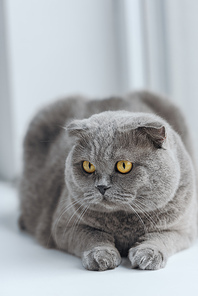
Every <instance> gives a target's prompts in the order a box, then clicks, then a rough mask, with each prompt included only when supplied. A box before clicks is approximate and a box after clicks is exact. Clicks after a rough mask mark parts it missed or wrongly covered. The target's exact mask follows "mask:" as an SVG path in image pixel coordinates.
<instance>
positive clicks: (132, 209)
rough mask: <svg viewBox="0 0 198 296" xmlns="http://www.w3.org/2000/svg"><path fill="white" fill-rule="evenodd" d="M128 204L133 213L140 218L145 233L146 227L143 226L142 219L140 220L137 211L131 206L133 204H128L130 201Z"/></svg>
mask: <svg viewBox="0 0 198 296" xmlns="http://www.w3.org/2000/svg"><path fill="white" fill-rule="evenodd" d="M127 204H128V205H129V207H130V208H131V209H132V211H133V212H134V213H135V215H136V216H137V217H138V218H139V219H140V221H141V223H142V225H143V228H144V232H145V233H147V230H146V227H145V224H144V221H143V220H142V218H141V217H140V215H139V214H138V212H137V211H136V210H135V209H134V208H133V206H132V205H131V204H130V203H127Z"/></svg>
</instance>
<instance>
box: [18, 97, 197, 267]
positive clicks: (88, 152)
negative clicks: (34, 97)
mask: <svg viewBox="0 0 198 296" xmlns="http://www.w3.org/2000/svg"><path fill="white" fill-rule="evenodd" d="M109 110H111V111H112V112H103V111H109ZM120 110H127V112H126V111H120ZM113 111H116V112H113ZM101 112H102V113H101ZM139 112H141V113H139ZM142 112H143V113H142ZM93 114H96V115H94V116H92V117H91V118H90V116H91V115H93ZM97 114H98V115H97ZM153 114H157V115H159V116H160V117H158V116H156V115H153ZM84 118H88V119H85V120H82V119H84ZM162 118H163V119H162ZM73 119H80V120H75V121H72V120H73ZM66 125H67V126H68V128H67V132H66V131H65V129H62V128H61V127H65V126H66ZM191 150H192V149H191V142H190V139H189V134H188V130H187V127H186V124H185V122H184V119H183V116H182V115H181V114H180V112H179V110H178V109H177V108H176V107H175V106H173V105H172V104H170V103H169V102H168V101H167V100H165V99H164V100H161V99H159V98H158V97H157V96H155V95H153V94H150V93H147V92H137V93H134V94H131V95H128V96H126V97H125V98H110V99H105V100H89V99H86V98H81V97H79V98H78V97H75V98H70V99H65V100H61V101H58V102H56V103H55V104H52V105H51V106H49V107H47V108H45V109H44V110H43V111H41V112H40V113H39V114H38V115H37V116H36V117H35V118H34V120H33V121H32V123H31V124H30V127H29V130H28V133H27V135H26V138H25V142H24V173H23V178H22V182H21V190H20V195H21V218H20V225H21V227H22V228H24V229H26V230H27V231H28V232H30V233H32V234H34V235H35V236H36V238H37V239H38V240H39V242H40V243H42V244H43V245H45V246H47V247H55V248H58V249H62V250H64V251H67V252H69V253H72V254H75V255H77V256H79V257H81V258H82V261H83V265H84V266H85V267H86V268H87V269H91V270H105V269H108V268H114V267H116V266H117V265H119V263H120V260H121V259H120V254H121V255H123V256H126V255H127V254H128V256H129V259H130V261H131V263H132V267H139V268H142V269H158V268H161V267H163V266H164V265H165V263H166V261H167V258H168V257H169V256H170V255H171V254H173V253H175V252H177V251H179V250H181V249H184V248H187V247H188V246H190V245H191V243H192V242H193V241H194V239H195V238H196V235H197V196H196V188H195V171H194V168H193V163H192V158H193V156H192V151H191ZM66 159H67V160H66ZM65 160H66V164H65ZM120 160H128V161H129V162H131V163H133V167H132V170H131V171H129V172H128V173H127V174H122V173H120V172H118V171H117V170H116V163H117V162H118V161H120ZM83 161H88V162H90V163H92V164H94V166H95V172H94V173H91V174H90V173H87V172H85V171H84V170H83V168H82V163H83ZM101 188H102V189H101ZM103 188H105V189H103ZM103 190H105V191H103Z"/></svg>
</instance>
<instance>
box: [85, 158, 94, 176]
mask: <svg viewBox="0 0 198 296" xmlns="http://www.w3.org/2000/svg"><path fill="white" fill-rule="evenodd" d="M82 167H83V170H84V171H85V172H86V173H89V174H91V173H93V172H95V170H96V169H95V166H94V165H93V164H92V163H91V162H89V161H87V160H85V161H83V163H82Z"/></svg>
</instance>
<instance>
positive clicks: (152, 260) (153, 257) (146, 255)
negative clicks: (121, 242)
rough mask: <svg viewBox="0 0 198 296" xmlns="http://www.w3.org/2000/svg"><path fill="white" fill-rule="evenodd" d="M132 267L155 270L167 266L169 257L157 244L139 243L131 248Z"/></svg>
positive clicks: (129, 255)
mask: <svg viewBox="0 0 198 296" xmlns="http://www.w3.org/2000/svg"><path fill="white" fill-rule="evenodd" d="M128 257H129V260H130V262H131V265H132V268H139V269H148V270H155V269H160V268H163V267H165V265H166V262H167V259H166V257H165V256H164V254H163V253H162V252H160V251H159V250H158V248H157V247H155V246H150V245H144V244H139V245H138V246H136V247H133V248H131V249H130V250H129V254H128Z"/></svg>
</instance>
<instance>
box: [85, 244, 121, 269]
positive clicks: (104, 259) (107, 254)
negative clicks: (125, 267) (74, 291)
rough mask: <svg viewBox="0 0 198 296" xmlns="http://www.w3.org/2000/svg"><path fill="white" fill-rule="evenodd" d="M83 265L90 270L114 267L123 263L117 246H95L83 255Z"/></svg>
mask: <svg viewBox="0 0 198 296" xmlns="http://www.w3.org/2000/svg"><path fill="white" fill-rule="evenodd" d="M82 263H83V266H84V267H85V268H86V269H88V270H100V271H104V270H107V269H113V268H115V267H117V266H118V265H119V264H120V263H121V257H120V254H119V252H118V250H117V249H116V248H113V247H112V248H111V247H105V246H100V247H95V248H93V249H92V250H90V251H85V252H84V253H83V255H82Z"/></svg>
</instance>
